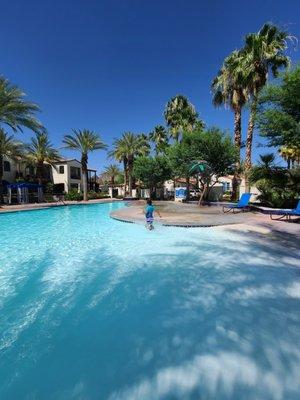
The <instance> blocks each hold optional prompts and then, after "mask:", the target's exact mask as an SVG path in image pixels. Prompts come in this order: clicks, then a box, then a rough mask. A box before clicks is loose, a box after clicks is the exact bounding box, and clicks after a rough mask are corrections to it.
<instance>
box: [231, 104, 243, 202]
mask: <svg viewBox="0 0 300 400" xmlns="http://www.w3.org/2000/svg"><path fill="white" fill-rule="evenodd" d="M241 142H242V109H241V108H240V107H237V108H236V109H235V110H234V145H235V147H236V149H237V152H238V159H237V162H236V166H235V171H234V175H233V178H232V194H231V200H232V201H235V200H237V198H238V191H239V190H238V189H239V188H238V177H239V169H240V165H241Z"/></svg>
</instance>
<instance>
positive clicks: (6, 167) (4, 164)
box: [3, 161, 10, 172]
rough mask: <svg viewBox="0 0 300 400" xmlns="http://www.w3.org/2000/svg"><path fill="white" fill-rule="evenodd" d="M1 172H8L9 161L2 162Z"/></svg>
mask: <svg viewBox="0 0 300 400" xmlns="http://www.w3.org/2000/svg"><path fill="white" fill-rule="evenodd" d="M3 170H4V171H5V172H10V162H9V161H4V162H3Z"/></svg>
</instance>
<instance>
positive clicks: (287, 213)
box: [270, 200, 300, 220]
mask: <svg viewBox="0 0 300 400" xmlns="http://www.w3.org/2000/svg"><path fill="white" fill-rule="evenodd" d="M275 215H277V217H275ZM292 216H295V217H300V200H299V201H298V204H297V207H296V208H294V209H291V210H284V209H280V210H273V211H271V212H270V218H271V219H277V220H280V219H283V218H286V219H290V218H291V217H292Z"/></svg>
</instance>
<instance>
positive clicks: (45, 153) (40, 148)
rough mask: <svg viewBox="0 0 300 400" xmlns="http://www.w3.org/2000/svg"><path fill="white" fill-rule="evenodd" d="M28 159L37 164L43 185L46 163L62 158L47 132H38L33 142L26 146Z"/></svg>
mask: <svg viewBox="0 0 300 400" xmlns="http://www.w3.org/2000/svg"><path fill="white" fill-rule="evenodd" d="M25 149H26V158H27V160H28V161H29V162H30V163H31V164H33V165H35V166H36V176H37V180H38V183H39V184H40V185H41V184H42V182H43V177H44V168H45V163H47V164H50V165H52V164H53V163H55V162H56V161H59V160H61V157H60V155H59V153H58V151H57V150H56V149H55V148H54V147H53V145H52V144H51V142H50V140H49V137H48V134H47V133H46V132H37V133H36V135H35V137H32V138H31V142H30V143H29V144H28V145H26V146H25Z"/></svg>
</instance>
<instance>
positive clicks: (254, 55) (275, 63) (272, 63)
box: [241, 24, 293, 170]
mask: <svg viewBox="0 0 300 400" xmlns="http://www.w3.org/2000/svg"><path fill="white" fill-rule="evenodd" d="M288 40H293V37H292V36H291V35H289V34H288V32H286V31H284V30H281V29H279V28H278V27H277V26H275V25H272V24H264V25H263V27H262V28H261V29H260V30H259V32H258V33H250V34H248V35H247V36H246V38H245V46H244V48H243V49H242V54H243V60H242V63H241V67H242V69H243V71H244V82H245V85H246V86H247V89H248V92H249V93H250V94H251V102H250V117H249V122H248V130H247V140H246V162H245V166H246V169H247V170H249V169H250V168H251V155H252V143H253V131H254V125H255V117H256V111H257V105H258V95H259V93H260V91H261V89H262V88H263V87H264V86H265V84H266V82H267V80H268V76H269V75H270V73H271V74H272V75H273V76H274V77H277V76H278V73H279V70H280V68H285V67H287V66H288V65H289V64H290V59H289V57H287V56H286V55H285V50H286V49H287V43H288Z"/></svg>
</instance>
